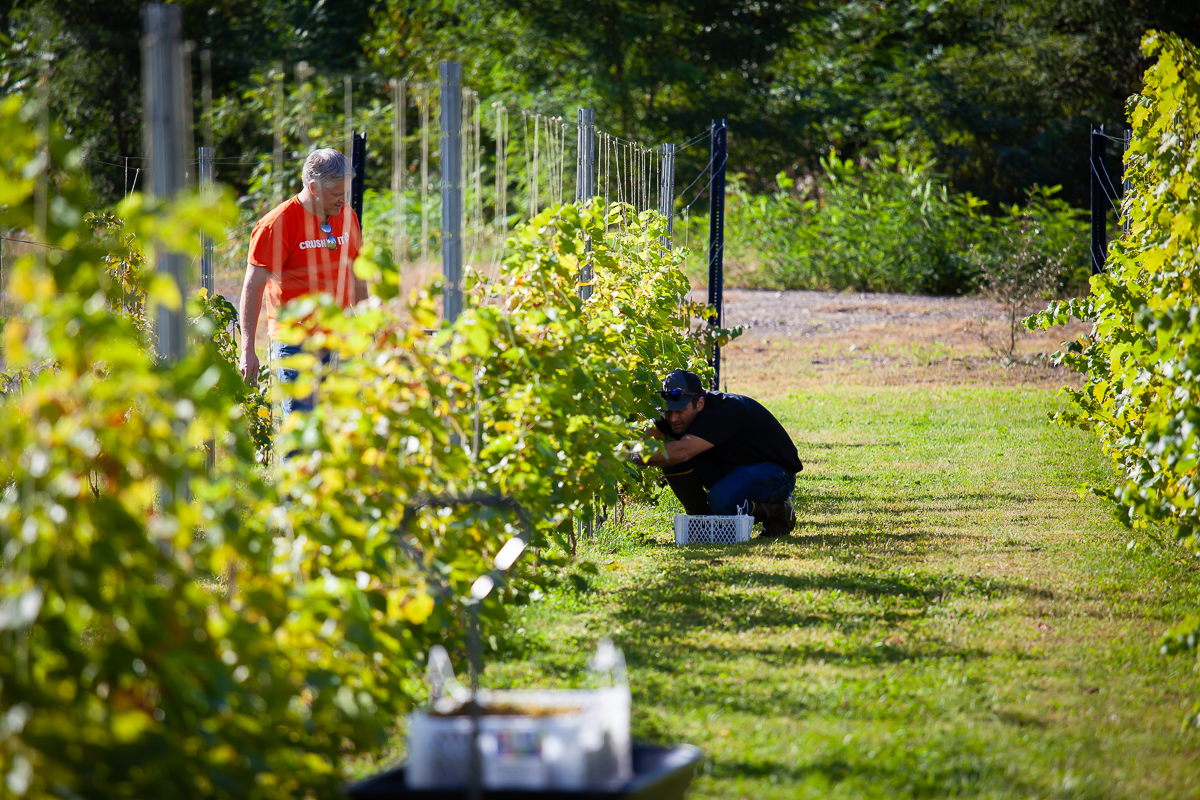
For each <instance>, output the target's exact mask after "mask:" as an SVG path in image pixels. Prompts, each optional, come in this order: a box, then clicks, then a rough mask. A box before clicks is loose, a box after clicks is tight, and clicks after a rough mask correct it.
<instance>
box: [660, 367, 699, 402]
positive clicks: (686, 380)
mask: <svg viewBox="0 0 1200 800" xmlns="http://www.w3.org/2000/svg"><path fill="white" fill-rule="evenodd" d="M658 394H659V396H660V397H661V398H662V399H663V400H665V401H666V404H667V411H678V410H680V409H681V408H687V406H688V404H690V403H691V402H692V401H693V400H695V399H696V398H697V397H703V396H704V384H702V383H701V382H700V378H699V377H698V376H697V375H696V373H694V372H688V371H687V370H686V369H677V370H674V371H673V372H672V373H671V374H670V375H668V376H667V377H665V378H663V382H662V389H661V390H660V391H659V393H658Z"/></svg>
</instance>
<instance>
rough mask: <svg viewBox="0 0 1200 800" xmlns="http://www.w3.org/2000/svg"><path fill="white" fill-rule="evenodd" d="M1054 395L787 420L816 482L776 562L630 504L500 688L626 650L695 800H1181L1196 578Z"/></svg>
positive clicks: (633, 678) (873, 396) (846, 403)
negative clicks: (581, 585)
mask: <svg viewBox="0 0 1200 800" xmlns="http://www.w3.org/2000/svg"><path fill="white" fill-rule="evenodd" d="M1056 402H1057V401H1056V400H1055V399H1054V395H1053V393H1052V392H1048V391H1044V390H1010V389H995V388H970V387H967V388H952V389H938V388H933V389H927V388H914V387H911V386H909V387H903V388H887V389H869V388H849V389H840V390H838V391H836V392H824V393H805V394H803V395H793V396H791V397H788V398H782V399H778V400H776V401H773V402H770V403H769V405H770V406H771V407H772V408H773V410H774V411H775V412H776V414H777V415H778V416H779V417H780V419H781V420H782V421H783V422H784V424H785V425H786V426H787V427H788V428H789V430H791V431H792V433H793V435H794V437H795V438H796V440H797V442H798V444H799V448H800V452H801V456H802V458H803V459H804V461H805V471H804V473H802V475H801V479H800V481H799V485H798V488H797V500H798V502H799V504H800V510H801V516H800V519H801V521H800V527H799V528H798V530H797V531H796V533H795V535H794V536H792V537H790V538H788V539H786V540H782V541H763V540H756V541H754V542H752V543H750V544H747V545H740V546H736V547H694V548H687V549H680V548H677V547H675V545H674V544H673V539H672V535H671V524H670V520H671V516H672V515H673V513H674V511H675V508H674V507H673V503H672V502H664V503H663V504H662V505H661V506H660V507H646V506H633V507H630V508H629V509H627V513H626V517H625V521H624V524H623V525H621V526H620V527H617V526H610V527H609V529H608V530H602V531H601V532H600V533H599V534H598V535H597V537H596V539H595V540H594V541H593V542H592V543H590V544H589V545H587V546H586V547H585V552H584V553H583V555H585V556H586V557H588V558H590V559H591V560H592V561H593V562H595V563H596V564H597V566H598V567H599V575H598V576H594V577H592V578H591V579H590V587H589V589H588V590H587V591H584V592H582V593H580V592H577V591H575V590H573V589H566V588H564V589H563V590H562V591H561V592H560V593H557V594H554V595H550V596H548V597H547V598H546V599H545V600H543V601H542V602H540V603H538V604H536V605H535V606H533V607H531V608H529V609H527V610H526V611H525V612H524V613H522V614H520V615H519V616H518V617H517V618H516V619H514V620H513V623H512V627H513V629H514V631H516V630H520V631H521V632H520V633H519V634H517V635H516V636H515V638H514V641H513V646H512V647H511V648H510V649H505V651H504V653H503V655H501V656H500V657H499V658H495V657H494V659H493V661H492V663H491V664H490V665H489V668H488V671H487V675H486V681H485V682H486V683H488V684H490V685H493V686H503V685H527V684H533V683H540V684H551V685H553V684H559V685H562V684H570V683H574V682H576V681H578V680H579V679H580V677H581V671H582V668H583V662H584V661H585V658H586V655H587V653H588V652H589V651H590V650H591V648H592V647H593V646H594V642H595V640H596V639H597V638H599V637H600V636H604V635H611V636H612V637H613V638H614V639H615V640H616V641H617V642H618V644H619V645H620V646H621V647H622V648H624V650H625V653H626V657H627V658H628V661H629V666H630V682H631V685H632V688H633V693H634V733H635V736H637V737H639V738H641V739H646V740H656V741H665V742H690V743H693V744H696V745H698V746H700V747H701V748H703V749H704V751H705V753H706V754H707V759H706V761H705V763H704V766H703V769H702V774H701V775H700V776H699V778H698V780H697V782H696V784H695V789H694V792H693V794H694V796H696V797H714V798H716V797H720V798H726V797H747V798H766V797H781V798H782V797H789V798H790V797H831V796H832V797H945V796H952V795H953V796H957V795H966V796H978V797H1127V796H1128V797H1134V796H1136V797H1147V796H1148V797H1180V796H1191V795H1193V794H1195V793H1196V792H1197V791H1198V786H1200V784H1198V783H1197V781H1196V777H1195V770H1194V763H1195V762H1194V760H1195V758H1196V756H1197V749H1198V748H1197V742H1198V740H1197V736H1196V734H1195V733H1192V732H1191V731H1189V730H1181V727H1180V722H1181V720H1182V718H1183V716H1184V714H1185V713H1186V710H1187V709H1188V708H1190V707H1191V704H1192V703H1193V702H1194V701H1195V698H1196V696H1197V695H1198V694H1200V685H1198V682H1197V679H1196V676H1195V674H1194V673H1193V671H1192V663H1193V662H1191V661H1190V660H1188V659H1186V658H1166V657H1163V656H1160V655H1159V654H1158V652H1157V647H1156V639H1157V635H1158V634H1159V633H1160V632H1161V631H1162V629H1163V628H1164V627H1166V626H1167V625H1168V624H1169V622H1170V621H1171V620H1173V619H1175V618H1176V616H1177V615H1179V614H1180V613H1181V612H1182V610H1183V609H1182V607H1179V606H1177V600H1176V598H1179V597H1180V595H1181V594H1185V593H1181V592H1180V591H1179V590H1178V587H1177V584H1178V582H1179V581H1182V580H1184V579H1185V577H1188V576H1187V574H1186V572H1185V570H1186V569H1187V565H1184V564H1183V563H1182V562H1177V559H1178V558H1179V556H1178V554H1176V553H1174V552H1169V551H1168V552H1156V551H1152V550H1148V549H1145V548H1134V549H1133V550H1127V549H1126V544H1127V542H1129V541H1130V539H1131V538H1133V536H1132V535H1131V534H1130V533H1129V532H1127V531H1125V530H1123V529H1122V528H1121V527H1120V526H1119V525H1118V524H1117V523H1116V522H1114V521H1113V517H1112V514H1111V512H1110V510H1109V508H1108V507H1107V506H1106V505H1105V503H1104V502H1103V501H1102V500H1100V499H1099V498H1096V497H1094V496H1091V495H1083V494H1081V492H1080V486H1081V485H1082V484H1083V483H1085V482H1089V481H1095V482H1101V483H1103V482H1104V481H1105V480H1107V479H1108V477H1109V475H1110V472H1109V468H1108V465H1107V463H1106V461H1105V459H1104V457H1103V456H1102V455H1101V454H1099V453H1098V452H1097V450H1096V448H1095V447H1094V445H1093V443H1092V442H1091V441H1090V440H1089V439H1088V438H1087V437H1086V436H1085V435H1082V434H1079V433H1076V432H1072V431H1067V430H1063V429H1060V428H1055V427H1051V426H1048V425H1047V424H1046V422H1045V416H1046V412H1047V411H1049V410H1051V409H1052V408H1054V407H1055V404H1056Z"/></svg>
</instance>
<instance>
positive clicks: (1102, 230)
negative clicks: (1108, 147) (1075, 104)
mask: <svg viewBox="0 0 1200 800" xmlns="http://www.w3.org/2000/svg"><path fill="white" fill-rule="evenodd" d="M1091 139H1092V151H1091V155H1090V157H1089V159H1088V166H1089V168H1090V169H1091V173H1092V176H1091V177H1092V180H1091V188H1092V274H1093V275H1098V274H1100V273H1101V272H1103V271H1104V258H1105V255H1106V252H1107V250H1108V229H1107V227H1106V226H1107V222H1108V195H1107V194H1106V193H1105V190H1104V184H1103V183H1102V182H1101V178H1100V176H1101V175H1103V174H1104V150H1105V144H1106V142H1105V138H1104V126H1103V125H1100V126H1095V125H1093V126H1092V136H1091Z"/></svg>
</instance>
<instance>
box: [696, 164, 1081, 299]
mask: <svg viewBox="0 0 1200 800" xmlns="http://www.w3.org/2000/svg"><path fill="white" fill-rule="evenodd" d="M821 167H822V173H821V174H819V175H817V176H816V177H815V178H814V180H812V181H809V182H807V183H806V184H804V185H803V186H797V185H796V184H795V183H794V182H793V181H792V180H791V179H790V178H788V177H787V176H786V175H784V174H783V173H780V174H779V175H778V176H776V181H777V182H778V184H779V187H780V189H779V191H777V192H776V193H775V194H773V195H752V194H749V193H747V192H746V191H745V190H744V189H743V188H742V187H741V185H740V183H739V182H738V181H736V180H733V181H731V182H730V192H729V197H728V200H727V206H728V210H727V214H726V242H727V244H726V252H727V256H726V262H727V264H728V267H727V273H728V274H729V275H730V278H731V280H732V281H734V282H736V283H738V284H740V285H745V286H748V287H750V288H770V289H827V290H835V291H842V290H855V291H865V292H903V293H910V294H912V293H922V294H943V295H947V294H948V295H954V294H964V293H969V292H972V291H975V290H976V289H978V288H980V283H979V280H980V277H981V273H982V272H983V271H984V270H985V269H989V268H991V269H992V270H993V271H994V269H995V267H996V266H997V265H998V264H1000V263H1001V262H1004V261H1006V260H1011V259H1013V258H1015V257H1020V246H1019V245H1018V244H1017V243H1016V241H1015V239H1016V238H1021V239H1027V238H1028V237H1027V236H1022V237H1014V233H1015V232H1016V229H1018V228H1020V226H1021V224H1022V223H1021V221H1020V218H1022V217H1028V216H1030V215H1033V216H1036V217H1037V219H1038V227H1037V235H1036V239H1037V244H1036V247H1037V249H1038V250H1039V251H1054V252H1060V253H1062V254H1063V257H1064V259H1065V261H1064V263H1065V268H1066V272H1067V273H1068V274H1073V273H1074V272H1077V271H1078V270H1080V269H1086V265H1087V252H1086V250H1085V249H1084V246H1083V244H1082V243H1083V242H1084V241H1085V237H1086V227H1085V225H1084V223H1083V222H1081V221H1080V219H1079V214H1078V212H1076V211H1074V210H1072V209H1071V208H1070V207H1069V206H1068V205H1067V204H1066V203H1065V202H1063V201H1061V200H1059V199H1057V198H1054V197H1052V196H1051V195H1052V194H1053V193H1055V192H1056V191H1057V188H1055V189H1045V190H1038V191H1036V192H1035V193H1034V194H1032V195H1031V196H1030V198H1029V200H1030V205H1029V206H1028V207H1027V208H1025V209H1021V210H1014V209H1011V208H1004V209H1000V212H1001V213H1000V214H999V215H996V216H989V215H987V214H984V213H982V212H983V211H984V207H985V205H986V204H985V203H984V202H983V201H981V200H979V199H977V198H975V197H973V196H972V195H970V194H969V193H966V194H959V193H955V192H952V191H950V189H949V187H948V186H947V185H946V183H945V182H944V181H943V179H942V176H941V175H940V174H939V173H938V172H937V171H936V165H935V163H934V162H933V161H932V160H931V159H930V158H928V157H927V156H925V155H923V154H921V153H920V152H914V151H909V150H904V149H893V148H887V147H885V148H883V149H882V152H881V153H880V154H879V155H878V157H876V158H875V159H866V158H864V159H860V160H858V161H853V160H850V159H845V160H843V159H840V158H838V157H837V155H836V154H830V155H829V156H828V157H827V158H823V159H822V160H821ZM690 223H691V224H690V225H689V230H688V231H687V232H686V237H687V240H688V241H689V242H690V241H691V240H692V239H697V240H698V241H705V238H704V237H705V236H706V231H705V230H703V228H705V227H706V220H705V219H703V218H696V219H693V220H690ZM1073 243H1076V244H1073ZM698 261H703V258H701V259H698ZM690 274H691V275H692V276H693V279H695V280H697V281H698V282H700V283H703V282H704V281H706V280H707V264H704V263H695V264H694V266H693V268H692V269H691V270H690Z"/></svg>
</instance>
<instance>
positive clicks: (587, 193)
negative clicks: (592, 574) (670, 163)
mask: <svg viewBox="0 0 1200 800" xmlns="http://www.w3.org/2000/svg"><path fill="white" fill-rule="evenodd" d="M576 122H577V123H578V128H577V136H576V139H575V145H576V156H577V160H576V167H575V201H576V202H579V203H582V202H584V201H586V200H591V199H592V198H593V197H595V196H596V111H595V109H592V108H581V109H579V110H578V112H577V116H576ZM591 252H592V243H591V241H590V240H589V241H588V242H587V253H586V255H585V256H584V262H583V266H581V267H580V268H579V297H580V298H581V299H583V300H587V299H588V298H589V297H591V296H592V278H593V277H594V276H593V274H592V258H591ZM594 529H595V521H594V520H593V519H588V520H587V521H586V522H585V521H584V520H580V521H579V522H578V524H577V531H578V535H579V537H580V538H585V537H586V538H591V536H592V532H593V531H594Z"/></svg>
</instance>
